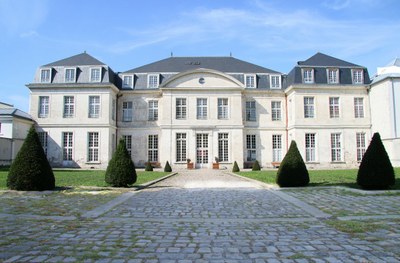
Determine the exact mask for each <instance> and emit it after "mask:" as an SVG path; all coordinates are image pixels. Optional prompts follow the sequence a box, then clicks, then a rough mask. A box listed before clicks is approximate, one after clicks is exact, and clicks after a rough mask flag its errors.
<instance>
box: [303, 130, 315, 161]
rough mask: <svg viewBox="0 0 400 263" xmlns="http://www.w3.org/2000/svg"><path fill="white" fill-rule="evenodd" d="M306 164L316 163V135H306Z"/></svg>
mask: <svg viewBox="0 0 400 263" xmlns="http://www.w3.org/2000/svg"><path fill="white" fill-rule="evenodd" d="M305 140H306V162H315V161H316V158H315V157H316V154H315V133H306V136H305Z"/></svg>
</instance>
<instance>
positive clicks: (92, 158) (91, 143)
mask: <svg viewBox="0 0 400 263" xmlns="http://www.w3.org/2000/svg"><path fill="white" fill-rule="evenodd" d="M87 149H88V155H87V161H88V163H98V162H99V157H100V134H99V132H88V148H87Z"/></svg>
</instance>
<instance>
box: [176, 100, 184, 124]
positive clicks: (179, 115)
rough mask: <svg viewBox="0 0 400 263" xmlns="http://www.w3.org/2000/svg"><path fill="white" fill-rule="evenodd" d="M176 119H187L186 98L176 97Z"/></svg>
mask: <svg viewBox="0 0 400 263" xmlns="http://www.w3.org/2000/svg"><path fill="white" fill-rule="evenodd" d="M176 119H178V120H182V119H186V99H185V98H177V99H176Z"/></svg>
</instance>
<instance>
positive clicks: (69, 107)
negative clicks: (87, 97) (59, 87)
mask: <svg viewBox="0 0 400 263" xmlns="http://www.w3.org/2000/svg"><path fill="white" fill-rule="evenodd" d="M74 112H75V100H74V96H64V118H72V117H74Z"/></svg>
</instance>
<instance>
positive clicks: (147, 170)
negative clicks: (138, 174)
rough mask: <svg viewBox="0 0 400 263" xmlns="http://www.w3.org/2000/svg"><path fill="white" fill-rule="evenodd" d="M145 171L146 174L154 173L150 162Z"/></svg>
mask: <svg viewBox="0 0 400 263" xmlns="http://www.w3.org/2000/svg"><path fill="white" fill-rule="evenodd" d="M144 170H145V171H146V172H152V171H153V166H152V165H151V163H150V162H147V163H146V167H145V168H144Z"/></svg>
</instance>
